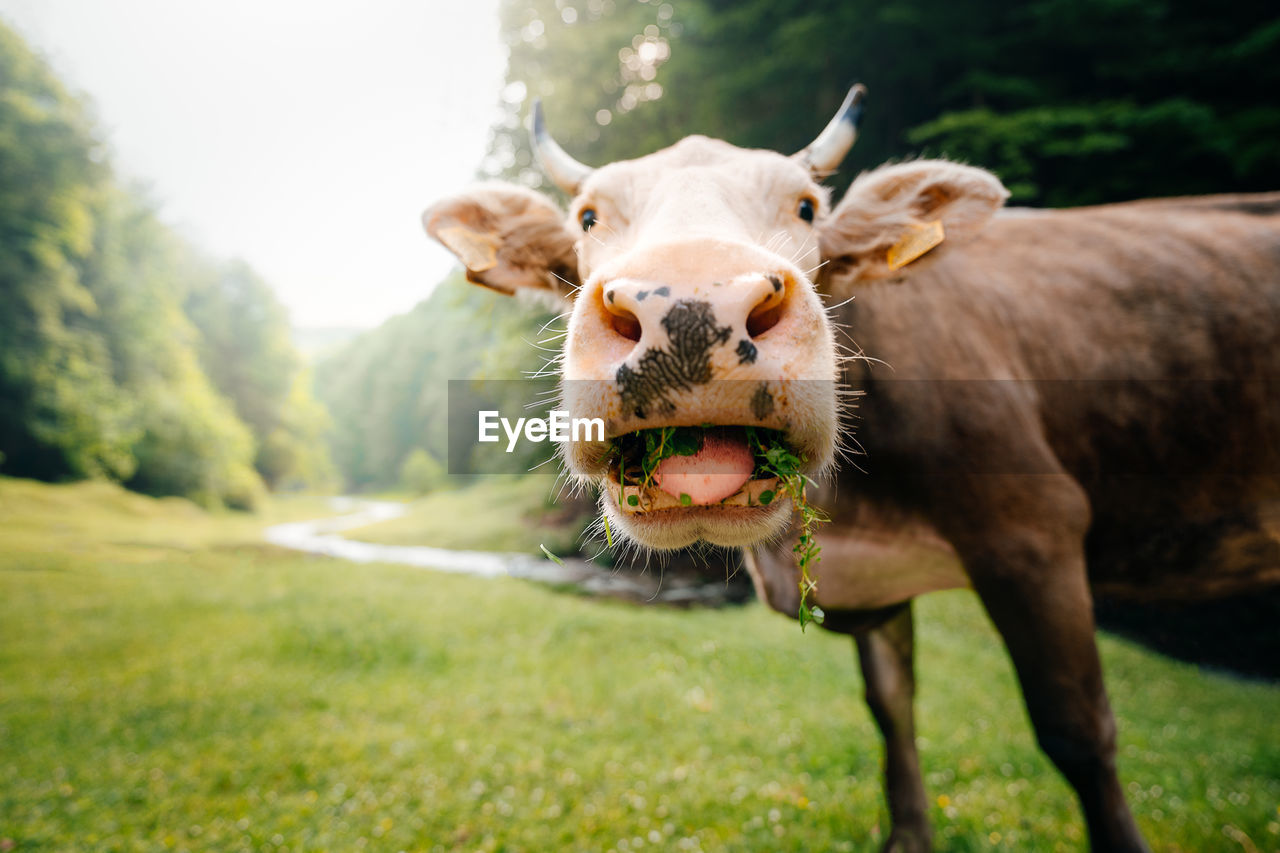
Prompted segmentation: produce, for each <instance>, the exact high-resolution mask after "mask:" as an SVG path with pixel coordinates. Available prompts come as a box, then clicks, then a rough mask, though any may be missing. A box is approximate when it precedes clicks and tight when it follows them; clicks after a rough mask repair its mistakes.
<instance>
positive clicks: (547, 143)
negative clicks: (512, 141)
mask: <svg viewBox="0 0 1280 853" xmlns="http://www.w3.org/2000/svg"><path fill="white" fill-rule="evenodd" d="M531 125H532V126H531V127H530V128H529V136H530V138H531V139H532V141H533V156H534V157H535V158H537V161H538V162H539V163H540V164H541V165H542V169H543V171H545V172H546V173H547V176H548V177H550V178H551V180H552V181H554V182H555V185H556V186H558V187H559V188H560V189H562V190H564V191H565V192H567V193H568V194H569V195H577V194H578V188H579V187H580V186H582V182H583V181H585V180H586V179H587V176H588V175H590V174H591V172H592V171H593V170H592V168H591V167H590V166H587V165H584V164H582V163H579V162H578V161H577V160H575V159H573V158H572V157H570V156H569V155H568V154H567V153H566V152H565V150H564V149H563V148H561V147H560V145H559V143H557V142H556V141H555V140H554V139H552V138H551V134H550V133H547V122H546V119H545V118H544V117H543V115H542V100H541V99H540V98H535V99H534V101H533V113H532V119H531Z"/></svg>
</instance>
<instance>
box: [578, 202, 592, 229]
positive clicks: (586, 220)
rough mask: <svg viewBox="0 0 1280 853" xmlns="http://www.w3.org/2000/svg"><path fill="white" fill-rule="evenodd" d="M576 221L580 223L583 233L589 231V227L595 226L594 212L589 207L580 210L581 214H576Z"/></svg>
mask: <svg viewBox="0 0 1280 853" xmlns="http://www.w3.org/2000/svg"><path fill="white" fill-rule="evenodd" d="M578 221H579V222H581V223H582V230H583V231H590V230H591V226H592V225H595V224H596V212H595V211H594V210H592V209H591V208H589V207H585V208H583V209H582V213H579V214H578Z"/></svg>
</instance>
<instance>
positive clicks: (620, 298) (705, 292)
mask: <svg viewBox="0 0 1280 853" xmlns="http://www.w3.org/2000/svg"><path fill="white" fill-rule="evenodd" d="M789 281H790V276H788V275H787V274H786V273H781V272H778V273H748V274H746V275H740V276H737V277H736V278H732V279H727V280H724V281H713V282H709V283H707V284H699V285H694V286H683V287H678V288H677V287H674V286H672V285H668V284H655V283H654V282H650V281H637V280H634V279H628V278H619V279H615V280H613V281H611V282H609V283H608V284H606V285H605V286H604V289H603V299H604V307H605V310H606V311H607V312H608V315H609V321H610V323H611V324H612V326H613V330H614V331H615V332H617V333H618V334H619V335H621V336H622V337H624V338H627V339H628V340H631V341H636V342H640V341H641V340H643V339H644V338H645V337H646V336H653V335H656V334H658V332H659V330H661V331H662V332H665V333H666V335H667V336H669V335H670V334H671V332H672V330H671V329H670V328H667V326H668V325H669V324H670V322H671V317H672V308H674V307H675V306H676V305H677V304H679V303H685V304H686V305H689V304H697V303H701V304H704V305H706V306H707V308H709V309H710V311H711V312H712V313H713V314H714V316H715V319H716V322H717V324H719V325H721V326H728V327H730V328H731V329H733V330H734V331H738V332H742V331H745V332H746V334H747V335H748V336H749V337H751V338H758V337H760V336H761V335H763V334H764V333H765V332H767V331H769V330H770V329H772V328H773V327H774V326H776V325H777V324H778V321H779V320H781V319H782V316H783V313H784V310H785V307H786V303H787V298H786V297H787V292H788V290H789V288H788V283H789ZM653 342H655V343H656V340H655V341H653Z"/></svg>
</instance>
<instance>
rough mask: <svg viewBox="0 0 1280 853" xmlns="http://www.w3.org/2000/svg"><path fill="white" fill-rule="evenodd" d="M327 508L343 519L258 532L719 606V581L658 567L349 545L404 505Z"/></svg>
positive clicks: (344, 553)
mask: <svg viewBox="0 0 1280 853" xmlns="http://www.w3.org/2000/svg"><path fill="white" fill-rule="evenodd" d="M330 506H331V507H332V509H333V510H334V511H335V512H337V513H341V514H340V515H336V516H326V517H324V518H317V519H313V520H310V521H292V522H289V523H287V524H277V525H274V526H272V527H268V528H267V529H266V531H265V532H264V535H265V537H266V540H267V542H269V543H271V544H272V545H277V546H279V547H281V548H290V549H293V550H295V551H305V552H306V553H308V554H320V555H323V556H326V557H335V558H337V559H340V560H349V561H351V562H353V563H395V564H398V565H403V566H413V567H414V568H418V569H427V570H431V571H437V572H450V573H453V574H465V575H474V576H477V577H484V578H493V577H503V576H506V577H514V578H521V579H524V580H530V581H535V582H537V583H544V584H552V585H555V586H567V587H572V588H573V589H576V590H578V591H580V592H583V593H586V594H588V595H594V596H602V597H609V598H623V599H627V600H629V601H639V602H646V603H648V602H662V603H666V604H704V605H706V604H719V603H722V602H723V601H724V600H725V592H726V589H725V583H724V580H723V579H720V580H719V581H716V580H715V579H714V578H713V577H707V578H701V579H700V578H697V577H693V578H690V577H686V576H684V575H680V576H674V577H673V576H667V577H665V578H664V576H663V573H662V571H661V570H660V569H657V568H655V569H652V570H647V571H644V572H639V573H638V572H621V571H616V570H614V569H610V568H606V567H603V566H598V565H596V564H595V563H592V562H590V561H589V560H583V559H580V558H576V557H566V558H564V565H559V564H557V563H554V562H552V561H551V560H546V559H542V558H540V557H534V556H531V555H529V554H513V553H504V552H501V551H459V550H453V549H451V548H433V547H431V546H429V545H382V544H378V543H375V542H361V541H359V540H356V539H347V538H346V537H344V536H342V535H341V534H342V533H343V532H344V531H347V530H354V529H356V528H360V527H364V526H366V525H369V524H376V523H378V522H380V521H390V520H391V519H394V518H400V517H401V516H403V515H405V514H406V513H407V512H408V511H409V508H408V506H407V505H406V504H403V503H400V502H397V501H375V500H367V499H364V498H353V497H336V498H333V499H332V501H331V504H330Z"/></svg>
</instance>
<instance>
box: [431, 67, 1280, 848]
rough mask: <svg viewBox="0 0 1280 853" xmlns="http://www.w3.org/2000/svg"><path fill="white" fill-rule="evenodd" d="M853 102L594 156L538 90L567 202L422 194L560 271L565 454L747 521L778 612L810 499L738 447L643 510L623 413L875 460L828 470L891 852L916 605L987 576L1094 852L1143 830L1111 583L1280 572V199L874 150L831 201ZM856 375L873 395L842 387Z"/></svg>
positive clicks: (460, 230)
mask: <svg viewBox="0 0 1280 853" xmlns="http://www.w3.org/2000/svg"><path fill="white" fill-rule="evenodd" d="M860 99H861V89H860V87H855V89H854V90H852V91H851V92H850V98H849V99H848V100H847V101H846V103H845V105H844V106H843V107H842V109H841V111H840V113H838V114H837V116H836V118H835V119H833V121H832V123H831V124H830V125H829V126H828V128H827V129H826V130H825V131H824V132H823V134H822V135H821V136H820V137H819V138H818V140H816V141H815V143H814V144H813V145H811V146H809V147H808V148H806V149H805V150H804V151H802V152H800V153H799V154H797V155H795V156H794V157H790V158H788V157H784V156H782V155H779V154H776V153H773V152H767V151H749V150H743V149H739V148H735V147H733V146H731V145H728V144H727V143H724V142H719V141H714V140H708V139H704V138H701V137H690V138H688V139H685V140H683V141H682V142H680V143H678V144H676V145H674V146H672V147H671V148H668V149H665V150H663V151H660V152H658V153H656V154H652V155H649V156H647V157H643V158H641V159H638V160H634V161H629V162H623V163H615V164H612V165H609V166H605V167H603V168H600V169H596V170H591V169H588V168H587V167H585V166H582V165H581V164H579V163H577V162H576V161H573V160H572V159H571V158H569V157H568V155H566V154H565V153H564V152H563V151H562V150H561V149H560V148H559V146H557V145H555V143H554V142H553V141H552V140H551V139H550V137H549V136H547V135H546V133H545V129H544V128H543V127H542V125H541V120H540V118H541V116H540V112H539V111H538V110H537V109H536V108H535V141H536V143H537V145H536V147H537V148H538V149H539V154H540V157H541V159H542V161H543V163H544V165H545V166H546V167H547V170H548V172H549V174H551V176H552V177H553V179H554V180H556V181H557V183H559V184H560V185H561V186H563V187H564V188H565V189H566V190H567V191H568V192H569V193H570V195H571V196H572V197H573V201H572V204H571V207H570V212H569V217H568V221H567V222H565V220H564V219H563V218H562V216H561V214H560V213H559V212H558V211H557V210H556V209H555V208H554V206H553V205H552V204H551V203H550V202H549V201H547V200H546V199H545V198H544V197H542V196H540V195H538V194H535V193H532V192H529V191H527V190H523V189H520V188H517V187H514V186H510V185H487V186H484V187H481V188H478V189H476V190H475V191H474V192H471V193H467V194H465V195H463V196H459V197H457V198H452V199H448V200H446V201H444V202H441V203H440V204H437V205H436V206H434V207H433V208H431V209H430V210H428V211H427V213H426V214H424V223H425V225H426V227H427V230H428V231H429V232H430V233H431V234H432V235H433V236H435V237H437V238H438V239H440V240H441V242H443V243H444V244H445V245H447V246H449V247H450V248H451V249H453V250H454V252H455V253H456V254H457V255H458V256H459V257H460V258H461V259H462V261H463V263H464V264H465V266H466V267H467V270H468V277H469V278H470V279H471V280H472V281H475V282H477V283H481V284H485V285H487V286H490V287H493V288H496V289H498V290H501V291H504V292H513V291H515V290H518V289H533V290H540V291H545V292H561V293H565V294H567V295H570V296H571V298H572V300H573V311H572V315H571V318H570V321H569V332H568V338H567V345H566V350H565V357H564V363H563V375H564V378H565V383H564V384H565V386H566V400H567V401H568V403H569V405H570V408H571V410H572V412H571V413H572V415H573V416H575V417H577V416H591V417H597V416H598V417H603V418H605V419H606V421H607V424H608V439H609V441H606V442H605V443H603V444H593V443H589V442H581V443H578V444H576V445H574V446H572V447H571V448H570V449H569V450H568V452H567V453H566V461H567V464H568V466H569V468H570V469H571V471H572V472H573V473H575V474H576V475H577V476H578V477H580V478H582V479H584V480H591V481H594V482H597V483H600V484H602V485H603V486H604V488H603V490H602V492H603V494H602V498H601V500H602V506H603V509H604V511H605V512H606V513H608V514H609V516H610V518H611V519H612V520H613V523H614V525H615V529H620V530H622V531H624V532H625V533H626V534H627V535H628V536H630V537H631V538H633V539H634V540H636V541H637V542H639V543H641V544H642V545H646V546H649V547H652V548H657V549H669V548H675V547H679V546H682V545H686V544H689V543H690V542H693V541H695V540H703V541H709V542H713V543H717V544H723V545H739V546H744V549H745V555H746V562H747V565H748V568H749V569H750V571H751V575H752V578H753V580H754V581H755V584H756V588H757V591H758V592H759V594H760V597H761V598H763V599H764V600H766V601H768V603H769V604H770V605H771V606H773V607H774V608H776V609H778V610H779V611H781V612H783V613H788V614H791V615H795V614H796V612H797V608H798V606H799V603H800V593H799V588H798V582H799V570H798V568H797V566H796V563H795V559H794V557H793V555H792V553H791V550H790V543H789V541H787V540H786V539H785V538H782V537H779V536H778V534H779V532H780V531H782V530H784V529H785V528H786V527H787V525H788V524H789V523H790V515H791V513H790V507H789V505H788V502H786V501H777V502H774V503H771V504H770V505H768V506H761V505H760V502H759V501H758V500H752V496H753V495H755V496H758V495H759V494H760V485H759V483H758V482H757V481H756V480H752V479H750V478H751V477H752V471H751V470H750V466H748V467H747V468H743V467H742V466H741V465H739V464H737V463H727V464H728V468H727V469H725V472H727V473H725V472H721V473H722V476H728V477H729V478H730V481H729V483H730V486H731V487H732V486H734V485H735V484H740V486H741V488H740V489H739V490H738V492H737V493H735V494H734V495H733V496H732V497H729V498H725V499H723V500H720V499H718V498H715V499H709V498H702V499H699V500H697V501H690V500H687V498H688V496H687V495H685V496H684V497H683V498H682V499H681V500H679V501H677V500H674V499H673V496H672V495H667V494H666V493H665V492H664V491H663V490H662V489H661V488H659V487H658V486H656V485H654V484H653V483H646V484H645V485H644V486H642V487H640V488H639V489H636V488H632V489H631V492H630V493H636V492H637V491H638V492H639V494H638V495H637V497H638V498H639V500H638V505H637V506H634V507H633V506H630V505H629V503H630V499H629V498H627V500H626V501H624V500H623V498H625V497H627V495H628V494H629V493H628V492H627V491H626V490H624V489H623V488H621V485H622V484H623V483H625V480H626V475H625V473H623V472H621V471H620V470H619V469H620V466H621V465H622V464H624V463H623V462H620V461H619V459H618V455H617V453H616V452H615V451H614V450H613V448H614V446H615V442H614V439H617V438H619V437H622V436H624V435H626V434H628V433H631V432H632V431H635V430H639V429H642V428H652V427H657V426H665V425H693V426H698V425H717V426H718V427H719V428H718V429H716V430H714V431H709V432H708V433H707V436H708V437H707V438H706V439H705V440H704V444H703V449H702V450H699V451H698V452H697V453H696V454H695V455H694V457H693V458H694V460H695V461H701V462H705V463H706V464H711V463H713V462H717V461H720V459H721V457H724V458H736V457H737V456H740V455H741V452H740V449H735V448H737V447H738V445H741V444H742V442H743V441H744V439H743V438H742V429H741V428H742V427H743V426H765V427H770V428H773V429H777V430H779V431H781V433H782V434H784V435H785V436H786V440H787V442H788V443H789V445H790V446H791V448H792V449H793V450H795V451H796V452H797V453H799V454H802V455H803V456H804V458H805V459H806V460H807V464H808V470H809V471H810V472H811V473H812V474H814V475H815V476H817V477H821V475H822V474H824V473H825V472H828V471H830V469H831V468H832V467H833V463H834V460H835V457H836V456H837V449H838V445H839V444H840V442H842V441H845V442H846V443H848V438H849V436H850V434H851V433H852V431H853V430H854V428H855V427H856V442H857V446H856V450H857V453H858V455H857V456H855V457H854V459H853V463H854V464H846V465H844V466H843V467H842V468H841V469H840V470H839V471H838V473H836V475H835V476H834V477H828V478H826V479H825V480H824V482H826V484H827V485H825V486H824V487H822V488H821V489H820V490H817V494H813V495H811V499H812V500H813V502H814V503H817V504H820V505H822V506H823V507H824V508H826V509H827V510H828V511H829V513H830V515H831V516H832V523H831V524H829V525H828V526H826V527H824V528H822V530H821V532H820V537H821V541H822V545H823V548H824V551H823V558H822V561H821V562H820V563H819V564H818V565H817V566H816V568H815V570H814V571H815V574H816V584H817V585H816V600H817V603H818V604H820V605H821V607H822V609H823V610H825V611H826V621H825V624H824V627H826V628H828V629H831V630H835V631H839V632H844V633H849V634H852V635H853V636H854V638H855V640H856V642H857V648H858V655H859V660H860V662H861V665H862V671H863V675H864V678H865V680H866V696H867V702H868V704H869V705H870V707H871V710H872V712H873V715H874V717H875V719H876V720H877V722H878V724H879V726H880V728H881V731H882V733H883V735H884V738H885V743H886V755H887V758H886V777H887V778H886V785H887V796H888V800H889V804H890V811H891V813H892V818H893V831H892V834H891V836H890V838H889V841H888V843H887V844H886V849H891V850H903V851H908V850H925V849H928V848H929V845H930V828H929V825H928V822H927V818H926V815H927V800H926V796H925V792H924V788H923V784H922V780H921V774H920V769H919V764H918V760H917V756H916V749H915V739H914V732H913V720H912V695H913V692H914V677H913V665H912V624H911V611H910V601H911V599H912V598H913V597H915V596H917V595H920V594H922V593H926V592H929V591H932V590H938V589H946V588H955V587H965V586H970V587H972V588H973V589H975V590H976V591H977V593H978V595H979V596H980V597H981V599H982V602H983V604H984V605H985V607H986V608H987V611H988V613H989V614H990V616H991V618H992V620H993V621H994V623H995V625H996V627H997V628H998V629H999V631H1000V633H1001V635H1002V636H1003V638H1004V640H1005V643H1006V645H1007V647H1008V649H1009V653H1010V656H1011V657H1012V659H1013V662H1014V665H1015V667H1016V669H1017V673H1018V676H1019V679H1020V681H1021V684H1022V689H1023V694H1024V697H1025V700H1026V705H1027V710H1028V711H1029V714H1030V717H1031V720H1032V723H1033V725H1034V727H1035V731H1036V735H1037V738H1038V740H1039V743H1040V746H1041V747H1042V748H1043V750H1044V751H1045V752H1046V753H1047V754H1048V756H1049V757H1050V758H1051V759H1052V760H1053V762H1054V763H1055V764H1056V765H1057V767H1058V768H1059V769H1060V770H1061V772H1062V773H1063V774H1064V776H1065V777H1066V778H1067V780H1068V782H1069V783H1070V784H1071V785H1072V786H1073V787H1074V789H1075V790H1076V792H1077V794H1078V796H1079V798H1080V802H1081V806H1082V808H1083V811H1084V815H1085V819H1086V821H1087V823H1088V829H1089V837H1090V841H1091V844H1092V847H1093V849H1094V850H1100V851H1101V850H1125V851H1129V850H1145V849H1146V845H1145V844H1144V842H1143V840H1142V838H1141V836H1140V834H1139V832H1138V830H1137V827H1136V825H1135V823H1134V820H1133V817H1132V815H1131V814H1130V811H1129V808H1128V806H1127V804H1126V802H1125V799H1124V796H1123V792H1122V790H1121V786H1120V783H1119V781H1118V779H1117V775H1116V767H1115V723H1114V719H1113V717H1112V714H1111V710H1110V708H1109V706H1108V703H1107V695H1106V691H1105V689H1104V687H1103V679H1102V670H1101V666H1100V664H1099V659H1098V653H1097V649H1096V647H1095V644H1094V636H1093V634H1094V622H1093V611H1092V599H1091V586H1093V587H1095V588H1105V589H1106V590H1107V591H1108V592H1110V593H1112V594H1127V595H1130V596H1134V597H1139V598H1147V599H1151V598H1157V597H1162V596H1171V597H1180V598H1187V597H1198V596H1213V595H1219V594H1226V593H1230V592H1236V591H1240V590H1244V589H1249V588H1255V587H1258V586H1261V585H1263V584H1271V583H1275V582H1277V581H1278V580H1280V512H1278V511H1277V509H1278V508H1280V402H1278V401H1280V393H1277V392H1280V194H1273V195H1265V196H1238V197H1225V196H1224V197H1214V198H1203V199H1170V200H1160V201H1145V202H1135V203H1130V204H1118V205H1107V206H1101V207H1092V208H1083V209H1077V210H1065V211H1034V212H1033V211H1014V210H1008V211H1002V210H1001V206H1002V204H1003V202H1004V199H1005V197H1006V195H1007V194H1006V192H1005V190H1004V188H1003V187H1002V186H1001V184H1000V182H999V181H998V180H997V179H996V178H995V177H994V176H993V175H991V174H989V173H987V172H984V171H982V170H980V169H975V168H970V167H967V166H961V165H957V164H954V163H948V162H941V161H918V162H908V163H903V164H898V165H893V166H887V167H882V168H880V169H877V170H875V171H872V172H870V173H868V174H864V175H863V176H861V177H860V178H859V179H858V180H857V181H855V182H854V184H853V185H852V187H851V188H850V189H849V191H848V192H847V193H846V194H845V196H844V198H843V199H842V200H841V202H840V203H839V204H838V205H836V206H835V207H831V206H830V205H829V204H828V194H827V192H826V191H825V190H824V189H823V188H822V187H820V186H819V185H818V184H817V183H815V177H814V176H820V175H822V174H825V173H827V172H829V171H830V170H832V169H834V168H835V166H836V165H837V164H838V163H839V161H840V160H841V159H842V158H843V156H844V154H845V152H846V151H847V150H848V147H849V145H850V144H852V142H853V137H854V130H855V128H856V121H857V115H858V112H859V106H858V102H859V101H860ZM939 240H941V242H940V243H939ZM921 252H923V254H921ZM815 271H816V280H815V278H811V276H814V274H815ZM824 298H826V299H829V300H831V302H832V303H833V307H832V308H830V309H824V308H823V305H822V301H821V300H822V299H824ZM833 325H839V326H844V327H846V328H848V329H849V330H850V333H851V335H852V338H853V340H855V341H856V342H857V353H856V355H857V356H858V357H853V358H849V357H845V356H842V355H841V354H840V353H839V352H838V350H837V346H836V345H835V343H834V335H833V332H832V327H833ZM836 379H839V380H840V382H841V383H842V384H843V386H844V387H847V388H849V389H853V390H854V391H855V392H856V393H860V397H858V398H857V408H856V411H854V412H845V413H844V414H843V415H841V414H840V413H839V412H840V403H841V401H840V397H841V393H840V390H839V388H840V386H839V385H837V384H836V383H835V382H833V381H832V380H836ZM762 395H763V396H762ZM765 397H767V398H768V400H767V401H766V402H767V403H768V405H763V406H762V405H761V402H762V400H764V399H765ZM711 435H715V436H716V438H715V440H714V442H713V441H712V439H711V438H710V436H711ZM735 443H736V444H735ZM712 444H714V445H715V447H716V448H717V449H716V450H715V451H714V452H712V451H710V450H707V449H706V448H708V447H711V446H712ZM702 457H706V458H705V459H703V458H702ZM712 457H715V458H712ZM717 494H719V493H717ZM712 497H713V498H714V496H712Z"/></svg>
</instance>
